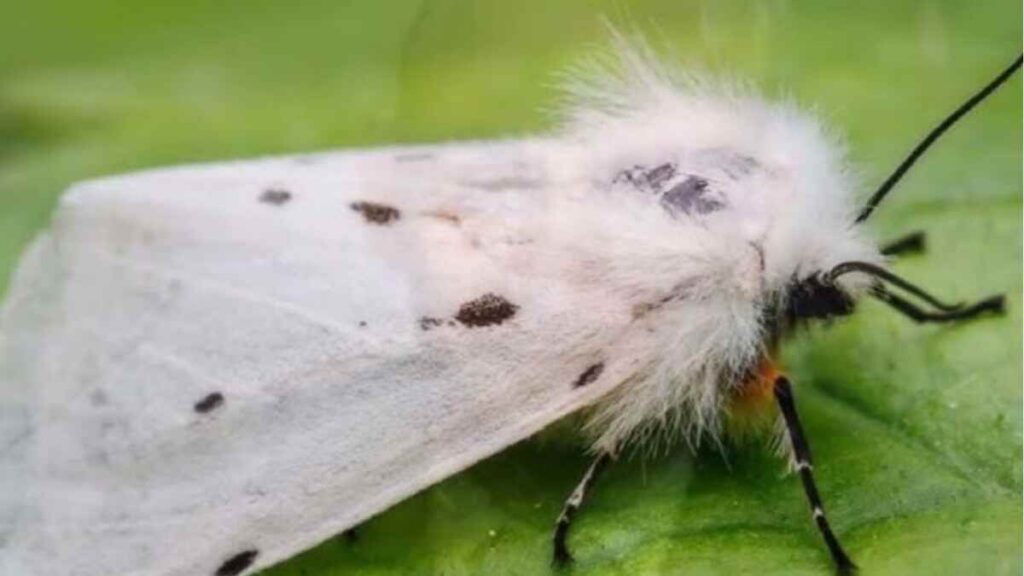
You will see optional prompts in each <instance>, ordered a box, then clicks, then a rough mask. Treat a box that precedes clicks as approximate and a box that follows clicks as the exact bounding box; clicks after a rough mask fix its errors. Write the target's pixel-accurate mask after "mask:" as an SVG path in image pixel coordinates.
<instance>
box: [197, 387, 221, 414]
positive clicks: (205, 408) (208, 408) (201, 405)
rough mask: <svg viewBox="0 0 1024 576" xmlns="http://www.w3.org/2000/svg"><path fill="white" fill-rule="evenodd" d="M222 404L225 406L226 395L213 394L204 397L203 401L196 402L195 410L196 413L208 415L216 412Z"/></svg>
mask: <svg viewBox="0 0 1024 576" xmlns="http://www.w3.org/2000/svg"><path fill="white" fill-rule="evenodd" d="M221 404H224V395H223V394H221V393H220V392H211V393H210V394H207V395H206V396H204V397H203V399H202V400H200V401H199V402H196V404H195V406H194V408H195V411H196V412H198V413H200V414H206V413H207V412H212V411H213V410H216V409H217V408H219V407H220V406H221Z"/></svg>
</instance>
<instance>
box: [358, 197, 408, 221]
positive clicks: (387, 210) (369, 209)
mask: <svg viewBox="0 0 1024 576" xmlns="http://www.w3.org/2000/svg"><path fill="white" fill-rule="evenodd" d="M349 207H350V208H352V209H353V210H355V211H356V212H359V213H360V214H362V215H363V219H364V220H366V221H367V222H369V223H371V224H380V225H381V226H384V225H387V224H390V223H392V222H394V221H395V220H398V219H399V218H401V217H402V213H401V212H399V211H398V208H394V207H392V206H388V205H386V204H376V203H374V202H363V201H360V202H353V203H352V204H350V205H349Z"/></svg>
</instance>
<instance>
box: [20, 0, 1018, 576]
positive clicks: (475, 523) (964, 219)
mask: <svg viewBox="0 0 1024 576" xmlns="http://www.w3.org/2000/svg"><path fill="white" fill-rule="evenodd" d="M4 13H5V16H4V17H3V18H2V19H0V286H6V283H7V279H8V277H9V274H10V273H11V271H12V269H13V266H14V263H15V261H16V257H17V254H18V253H19V252H20V250H21V249H22V248H23V247H24V246H25V244H26V243H27V242H28V241H29V239H30V238H31V237H32V235H33V234H34V233H36V232H37V231H38V230H40V229H42V228H43V227H44V226H45V225H46V222H47V219H48V217H49V213H50V211H51V210H52V208H53V205H54V202H55V200H56V198H57V197H58V195H59V194H60V192H61V191H62V189H64V188H65V187H66V186H67V185H68V184H69V183H71V182H73V181H76V180H80V179H83V178H89V177H93V176H97V175H102V174H109V173H115V172H123V171H128V170H133V169H138V168H143V167H149V166H158V165H165V164H172V163H183V162H194V161H205V160H216V159H226V158H236V157H246V156H255V155H262V154H277V153H285V152H297V151H306V150H320V149H324V148H333V147H348V146H370V145H380V144H387V143H394V142H432V141H440V140H450V139H465V138H492V137H500V136H515V135H522V134H528V133H530V132H536V131H539V130H543V129H544V128H545V127H548V126H550V125H551V116H550V114H548V113H546V112H545V110H546V109H549V107H550V105H551V104H552V103H553V102H554V100H555V98H556V97H557V88H556V87H557V83H558V76H557V72H558V71H560V70H563V69H564V68H565V67H566V66H567V65H570V64H572V63H573V62H575V61H577V60H578V59H579V58H580V57H581V56H585V55H587V54H588V53H591V52H592V51H593V50H595V48H597V47H600V46H602V45H603V44H605V43H606V41H607V32H606V28H605V27H604V24H603V20H602V18H607V19H608V20H610V21H611V22H613V23H616V24H617V25H619V26H622V27H625V28H634V27H635V28H636V29H637V30H639V31H642V32H643V33H644V34H646V35H647V36H648V37H649V38H650V39H651V41H652V42H653V43H654V44H655V45H656V46H660V47H663V48H666V49H667V50H668V51H669V52H670V53H671V54H672V58H673V59H675V60H678V61H679V62H680V63H682V64H685V65H694V66H699V67H700V68H702V69H705V70H710V71H713V72H721V73H726V74H729V75H732V76H735V77H740V78H749V79H752V80H754V81H755V82H757V83H758V84H759V85H760V86H762V87H763V89H764V90H765V92H766V93H768V94H769V95H776V96H777V95H782V96H786V97H792V98H794V99H795V100H796V101H798V102H800V103H802V104H805V105H807V106H809V107H813V108H815V109H816V110H817V111H818V112H819V113H821V114H822V116H823V117H824V118H826V119H827V120H828V121H829V122H830V123H831V124H832V125H833V126H834V127H835V128H836V129H837V131H839V132H840V133H842V134H844V135H846V136H847V138H848V141H849V145H850V152H851V157H852V159H853V161H854V162H855V163H856V165H857V166H858V168H859V169H860V170H861V173H862V175H863V177H864V180H865V182H867V183H873V182H878V181H880V180H881V178H882V177H884V175H885V174H886V172H887V170H889V169H890V168H891V167H892V166H893V165H894V164H895V163H896V162H897V161H898V160H899V158H900V157H901V155H902V154H903V153H905V152H906V150H907V149H908V148H909V147H910V146H911V145H912V144H913V143H914V141H915V139H916V138H918V137H920V135H921V134H922V133H923V132H924V131H925V130H926V129H927V128H929V127H930V126H931V125H932V124H933V123H934V122H936V121H937V120H938V119H939V118H940V117H941V116H943V115H944V114H945V113H947V112H948V111H949V110H951V109H952V108H953V107H954V106H955V105H957V104H958V103H959V102H960V101H961V100H963V99H964V98H965V97H966V96H967V95H969V94H970V92H971V91H973V90H974V89H976V88H977V87H978V86H980V85H981V84H983V83H984V82H985V81H987V80H988V79H989V78H990V77H991V76H992V75H993V74H994V73H995V72H996V71H997V70H998V69H1000V68H1001V67H1002V66H1005V65H1006V64H1007V63H1008V62H1009V60H1010V59H1011V57H1012V56H1013V55H1014V54H1016V53H1017V52H1018V51H1019V50H1020V46H1021V4H1020V2H1014V1H1009V0H999V1H991V2H972V1H967V0H955V1H921V2H909V1H908V2H891V1H879V0H862V1H858V2H841V3H840V2H814V1H809V0H793V1H782V0H776V1H772V0H769V1H765V2H754V1H728V2H723V1H711V0H708V1H704V2H692V1H678V0H659V1H654V0H651V1H639V2H628V3H627V2H622V1H617V2H613V1H582V0H571V1H561V2H553V1H545V0H520V1H518V2H502V1H499V0H485V1H479V2H470V1H455V0H438V1H432V2H426V1H411V0H410V1H391V2H378V1H372V0H350V1H343V2H342V1H327V0H317V1H309V2H295V3H284V2H272V1H269V0H247V1H244V2H243V1H241V0H225V1H223V2H208V1H201V0H183V1H179V2H175V3H162V2H132V3H129V2H123V1H122V2H115V1H111V0H97V1H93V2H89V3H81V2H75V1H71V0H38V1H35V2H21V3H19V4H18V5H17V6H8V7H6V8H5V10H4ZM1021 153H1022V150H1021V81H1020V78H1019V77H1018V78H1015V79H1014V80H1012V81H1011V82H1010V83H1009V85H1008V86H1007V87H1006V88H1005V89H1004V90H1003V91H1002V92H1000V93H999V94H998V95H996V96H995V97H994V98H993V99H992V100H991V101H990V102H987V103H986V104H985V105H984V106H983V107H982V108H981V109H980V110H979V111H978V112H977V113H975V114H973V115H972V116H971V117H969V118H968V120H967V121H966V122H965V123H964V124H963V125H961V126H959V127H957V128H956V129H955V130H954V131H953V132H952V133H951V134H950V136H949V137H948V139H947V140H945V141H943V142H942V143H941V144H940V145H939V146H938V147H937V148H936V149H935V150H934V152H931V153H930V154H929V155H928V157H927V158H926V159H925V160H924V161H923V162H922V163H921V164H920V165H919V166H918V167H917V168H916V169H915V171H914V172H913V173H912V174H911V175H910V177H909V178H908V179H907V180H906V181H905V182H904V184H902V185H901V187H900V188H899V189H898V191H897V192H896V193H895V195H894V197H893V198H892V200H891V201H890V202H888V203H887V204H886V205H884V206H883V208H882V209H880V211H879V212H878V213H877V217H875V218H874V221H873V222H872V226H873V227H874V228H875V229H876V230H877V231H878V234H879V236H880V237H889V236H894V235H896V234H898V233H899V232H904V231H909V230H910V229H924V230H926V231H927V232H928V233H929V234H930V240H931V244H930V252H929V254H927V255H925V256H920V257H914V258H912V259H908V260H906V261H905V262H901V263H899V264H898V265H897V269H898V270H899V271H900V272H901V273H902V274H904V275H906V276H907V277H909V278H912V279H914V280H915V281H918V282H920V283H922V284H924V285H926V286H928V287H929V288H931V289H932V290H934V291H935V292H937V293H939V294H942V295H946V296H949V297H950V298H951V299H957V298H971V297H976V296H982V295H986V294H988V293H991V292H1006V293H1007V294H1008V295H1009V298H1010V300H1009V307H1010V313H1009V314H1008V315H1007V316H1006V317H1004V318H1000V319H988V320H983V321H979V322H975V323H972V324H970V325H964V326H957V327H918V326H914V325H912V324H910V323H909V322H907V321H906V320H904V319H902V318H899V317H896V316H895V315H893V314H891V313H889V312H888V311H886V310H883V309H881V308H880V307H879V306H877V305H874V304H871V303H868V304H865V305H864V306H863V307H862V309H863V311H862V313H861V314H859V315H858V316H857V317H856V318H854V319H851V320H850V321H847V322H843V323H841V324H840V325H837V326H835V327H833V328H831V329H815V330H812V331H810V332H809V333H807V334H803V335H801V337H800V338H799V339H798V340H797V341H795V342H793V343H792V344H791V345H790V346H789V347H788V348H787V350H786V356H785V358H786V360H787V363H788V366H789V370H790V372H791V373H792V374H793V376H794V378H795V379H796V380H797V381H798V382H799V384H800V388H799V401H800V403H801V406H802V409H803V412H804V414H805V416H804V418H805V420H806V427H807V428H808V434H809V436H810V438H811V440H812V443H813V445H814V448H815V453H816V456H817V459H818V466H817V471H818V478H819V483H820V486H821V489H822V492H823V494H824V497H825V501H826V504H827V505H828V508H829V511H830V515H831V517H832V519H833V522H834V524H835V525H836V528H837V530H838V532H839V533H840V535H841V537H842V538H843V540H844V542H845V544H846V547H847V548H848V550H849V551H850V553H851V554H852V555H853V556H854V558H855V560H857V561H858V562H859V564H860V565H861V566H862V568H863V570H862V573H863V574H865V575H872V574H1019V573H1020V572H1021V536H1022V534H1021V408H1020V407H1021V389H1020V384H1021V349H1022V341H1021V312H1020V310H1021V308H1020V305H1021V298H1020V295H1021V275H1022V269H1021V257H1022V253H1021V240H1022V237H1021ZM554 438H555V439H554V440H551V439H544V438H542V439H534V440H531V441H528V442H525V443H522V444H520V445H518V446H516V447H514V448H512V449H511V450H508V451H506V452H505V453H503V454H500V455H498V456H496V457H495V458H492V459H490V460H488V461H486V462H484V463H482V464H480V465H478V466H476V467H474V468H473V469H471V470H469V471H467V472H466V473H463V474H461V475H458V476H456V477H455V478H452V479H450V480H449V481H447V482H445V483H443V484H441V485H440V486H436V487H433V488H431V489H429V490H427V491H426V492H424V493H422V494H421V495H419V496H417V497H415V498H413V499H411V500H409V501H407V502H405V503H404V504H402V505H400V506H398V507H397V508H395V509H393V510H391V511H389V512H387V513H385V514H383V515H381V516H380V517H378V518H375V519H373V520H371V521H370V522H368V523H367V524H366V525H365V526H364V527H363V528H362V529H361V531H360V538H359V540H358V541H357V542H355V543H352V542H348V541H346V540H343V539H339V540H338V541H331V542H327V543H325V544H324V545H322V546H321V547H319V548H317V549H315V550H313V551H311V552H308V553H306V554H304V555H302V556H300V557H298V558H297V559H295V560H292V561H291V562H288V563H286V564H284V565H282V566H279V567H277V568H276V569H273V570H271V571H270V573H272V574H276V575H286V574H289V575H290V574H295V575H298V574H309V575H320V574H371V575H392V574H396V575H397V574H483V573H488V574H544V573H548V572H549V570H550V569H549V567H548V566H547V559H548V554H549V550H548V545H549V530H550V528H551V526H552V522H553V520H554V518H555V516H556V514H557V512H558V509H559V507H560V505H561V502H562V500H563V498H564V497H565V496H566V494H567V493H568V491H569V490H570V489H571V487H572V486H573V484H574V483H575V481H576V479H577V477H578V475H579V474H580V473H581V471H582V469H583V467H584V466H585V465H586V460H585V459H584V457H583V455H582V453H581V451H580V449H579V447H578V446H577V445H575V444H573V443H572V442H565V441H562V440H560V439H559V438H561V437H560V436H557V435H556V436H554ZM728 457H729V462H728V465H726V464H725V463H724V462H723V459H722V457H721V456H720V455H718V454H716V453H713V452H708V453H702V454H699V455H698V456H696V457H692V456H690V455H688V454H687V453H686V452H685V451H682V450H680V451H677V452H675V453H672V454H670V455H668V456H667V457H665V458H662V459H658V460H654V461H648V462H641V461H630V462H627V463H625V464H623V465H621V466H619V467H617V468H615V469H613V470H612V471H611V472H610V473H609V475H608V477H607V479H606V481H605V482H602V483H601V484H600V485H599V487H598V492H597V494H596V496H595V498H594V500H593V501H592V504H591V507H590V508H589V509H588V510H587V511H586V513H585V514H584V515H583V516H582V518H581V521H580V522H579V523H578V525H577V527H576V532H575V533H574V538H573V543H574V545H575V550H576V552H577V555H578V557H579V560H580V561H579V563H578V564H577V565H576V567H575V568H574V570H573V571H572V573H573V574H585V575H590V574H601V575H605V574H609V575H610V574H616V575H618V574H623V575H625V574H776V573H777V574H827V573H829V572H830V565H829V560H828V557H827V554H826V552H825V551H824V548H823V546H822V545H821V544H820V542H819V539H818V535H817V533H816V532H815V530H814V528H813V526H812V524H811V522H810V520H809V518H808V514H807V512H806V508H805V504H804V502H803V496H802V493H801V491H800V488H799V485H798V482H797V481H796V479H794V478H792V477H785V476H783V475H782V467H781V466H780V465H779V463H778V462H777V461H775V460H774V459H772V458H771V457H770V456H769V455H768V453H767V452H766V451H765V450H764V449H763V447H760V446H745V447H734V448H732V449H730V451H729V454H728Z"/></svg>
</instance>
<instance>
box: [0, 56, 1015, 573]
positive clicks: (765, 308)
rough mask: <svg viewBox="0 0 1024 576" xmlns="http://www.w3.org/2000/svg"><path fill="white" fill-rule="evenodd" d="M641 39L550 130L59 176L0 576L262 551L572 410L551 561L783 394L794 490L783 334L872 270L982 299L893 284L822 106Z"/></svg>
mask: <svg viewBox="0 0 1024 576" xmlns="http://www.w3.org/2000/svg"><path fill="white" fill-rule="evenodd" d="M645 54H646V53H645V52H644V51H643V50H640V51H628V50H626V51H624V53H623V55H622V57H621V60H620V61H619V62H618V64H617V65H616V66H613V67H612V69H610V70H608V71H606V73H605V74H604V75H600V76H594V77H591V78H592V79H591V80H589V81H583V82H579V83H577V84H574V85H573V87H572V93H573V95H574V98H573V100H572V104H571V105H570V106H569V107H568V112H567V115H566V121H565V123H564V126H563V128H562V129H561V130H559V131H557V132H556V133H554V134H552V135H551V136H548V137H538V138H532V139H524V140H514V141H502V142H490V143H488V142H473V143H465V144H450V145H436V146H417V147H402V148H384V149H378V150H371V151H350V152H338V153H328V154H320V155H313V156H301V157H285V158H272V159H264V160H257V161H250V162H232V163H223V164H212V165H200V166H186V167H182V168H171V169H164V170H156V171H150V172H144V173H140V174H134V175H129V176H121V177H113V178H104V179H100V180H95V181H90V182H85V183H80V184H77V185H75V186H74V187H72V189H71V190H70V191H69V192H68V193H67V194H66V195H65V196H64V197H63V199H62V201H61V203H60V207H59V209H58V210H57V213H56V215H55V216H54V219H53V222H52V226H51V227H50V230H49V231H48V232H46V233H45V234H43V235H41V236H40V237H39V238H38V239H37V240H36V241H35V242H34V244H33V245H32V246H31V248H30V249H29V250H28V251H27V253H26V254H25V255H24V257H23V258H22V260H21V263H20V265H19V267H18V270H17V272H16V274H15V277H14V280H13V283H12V285H11V287H10V291H9V295H8V298H7V301H6V304H5V305H4V307H3V310H2V318H0V371H2V372H0V399H2V400H0V573H3V574H25V575H36V574H38V575H51V574H68V575H76V576H93V575H97V576H98V575H104V576H106V575H111V574H160V575H172V574H175V575H176V574H182V575H186V574H187V575H194V574H201V575H202V574H218V575H227V574H240V573H242V572H247V571H251V570H254V569H257V568H259V567H262V566H267V565H270V564H272V563H274V562H277V561H280V560H282V559H284V558H287V557H289V556H292V555H294V554H295V553H297V552H299V551H301V550H304V549H306V548H309V547H310V546H312V545H314V544H316V543H318V542H320V541H322V540H324V539H326V538H328V537H331V536H333V535H335V534H338V533H339V532H341V531H343V530H345V529H347V528H350V527H353V526H356V525H357V524H359V523H360V522H362V521H364V520H366V519H367V518H369V517H371V516H373V515H374V514H377V513H379V512H381V511H382V510H384V509H386V508H388V507H389V506H391V505H393V504H395V503H396V502H399V501H400V500H402V499H404V498H407V497H409V496H410V495H412V494H414V493H416V492H417V491H419V490H422V489H423V488H425V487H427V486H430V485H431V484H434V483H436V482H438V481H440V480H441V479H443V478H445V477H447V476H451V475H452V474H454V473H456V472H458V471H460V470H462V469H464V468H466V467H468V466H470V465H471V464H473V463H474V462H477V461H479V460H481V459H482V458H485V457H487V456H489V455H491V454H494V453H495V452H497V451H500V450H501V449H503V448H505V447H507V446H509V445H510V444H513V443H515V442H517V441H519V440H522V439H524V438H526V437H528V436H530V435H531V434H534V433H535V432H537V431H538V430H540V429H541V428H543V427H545V426H547V425H548V424H551V423H552V422H554V421H556V420H558V419H559V418H561V417H562V416H565V415H567V414H569V413H572V412H576V411H579V410H580V409H583V408H585V407H591V408H592V409H593V412H592V415H591V416H590V418H589V421H588V422H589V423H588V424H587V427H586V431H587V432H588V433H589V434H590V435H591V437H592V438H593V448H594V452H595V455H596V456H597V460H595V464H594V466H593V467H592V468H591V469H590V470H588V472H587V474H586V476H585V477H584V480H583V482H581V484H580V486H579V487H578V488H577V490H576V491H575V492H574V493H573V495H572V497H571V498H570V500H569V502H568V503H567V505H566V509H565V512H564V513H563V515H562V517H561V518H560V519H559V523H558V530H557V535H556V539H555V545H556V549H555V554H556V559H559V560H563V561H564V560H568V559H569V555H568V550H567V548H566V547H565V538H566V534H567V530H568V526H569V521H570V519H571V517H572V515H573V514H574V513H575V511H576V510H577V508H578V507H579V505H580V503H581V502H582V499H583V495H584V493H585V492H586V490H587V489H588V488H589V487H590V485H591V484H592V483H593V481H594V479H595V477H596V475H597V473H598V472H599V471H600V470H601V469H602V468H603V467H604V465H605V464H607V463H608V462H609V461H610V460H611V459H612V458H613V457H614V455H615V454H616V453H618V452H619V451H621V450H623V449H626V448H628V447H629V446H631V445H638V444H647V443H649V442H652V441H655V442H656V441H660V440H669V441H670V440H672V439H685V440H687V441H690V442H696V441H698V440H700V439H701V437H702V436H703V437H704V438H717V437H718V435H719V434H720V432H722V431H723V429H725V428H728V427H727V426H726V425H725V424H726V421H727V420H728V419H730V418H732V417H734V416H736V415H737V414H739V413H741V412H744V411H754V412H757V411H762V412H763V413H766V414H768V415H769V418H768V419H767V420H768V421H769V422H771V423H774V422H775V421H776V420H778V419H779V418H778V414H779V412H778V411H777V410H776V408H775V405H776V404H775V401H777V402H778V406H779V407H780V408H781V413H782V415H783V418H782V419H781V420H779V421H780V422H782V423H783V424H785V426H786V428H785V429H788V432H789V434H788V438H789V442H786V443H785V446H786V452H787V454H789V455H790V456H791V457H792V458H793V463H794V466H795V467H796V469H798V470H799V471H800V472H801V474H804V475H805V478H806V479H808V480H812V477H811V475H810V461H809V458H808V456H809V455H808V454H807V453H806V452H807V451H806V443H805V442H804V440H803V435H802V433H801V432H800V429H799V422H798V420H796V416H795V410H794V409H793V402H792V394H791V390H790V387H789V384H788V381H786V380H785V378H784V377H782V376H780V375H778V374H777V372H776V371H775V369H774V365H773V364H772V360H771V359H772V357H773V355H774V349H775V346H776V343H777V339H778V337H779V336H780V334H782V333H783V331H784V329H785V328H787V327H788V326H790V325H792V324H793V323H795V322H797V321H799V320H801V319H806V318H823V317H830V316H836V315H842V314H846V313H849V312H850V310H851V309H852V303H853V298H854V297H855V296H857V295H859V294H862V293H863V292H864V291H865V290H868V291H870V292H871V294H873V295H874V296H876V297H879V298H882V299H883V300H886V301H887V302H889V303H894V302H897V303H896V304H893V305H894V306H896V307H897V308H899V303H902V304H903V305H905V306H908V307H909V308H905V309H903V310H901V311H903V312H904V313H908V314H911V315H912V313H913V311H916V313H918V314H925V315H926V318H925V319H953V318H961V317H966V316H971V315H973V314H974V313H977V312H980V311H984V310H993V309H998V306H999V302H998V301H996V300H988V301H985V302H982V303H981V304H979V305H976V306H974V307H973V308H971V307H969V308H954V307H947V308H950V310H944V309H942V305H941V303H939V302H938V301H935V300H934V299H929V297H928V296H927V294H924V293H923V292H922V291H920V290H918V289H916V288H915V287H913V286H912V285H908V284H906V283H905V282H904V284H900V283H899V282H897V281H898V280H899V279H898V278H896V280H893V278H895V277H894V276H892V275H891V274H890V273H887V272H886V271H885V269H884V268H883V266H884V260H885V259H884V258H883V255H882V253H881V252H880V250H879V248H878V247H877V246H876V244H874V243H873V242H872V241H871V240H869V238H868V237H867V236H866V235H865V231H864V229H863V227H862V226H860V225H859V224H858V222H859V220H863V217H866V213H862V217H861V218H860V219H858V218H857V214H858V206H857V205H856V204H855V203H854V185H853V184H852V183H851V179H850V177H849V175H848V172H847V170H846V167H845V165H844V160H843V157H842V155H841V152H840V149H839V148H838V147H837V145H836V144H835V142H834V141H833V140H832V139H831V138H830V137H829V136H828V135H827V134H826V132H825V131H824V130H823V129H822V127H821V126H820V125H819V124H818V123H817V122H816V121H815V120H814V119H813V118H811V117H809V116H808V115H806V114H804V113H802V112H800V111H799V110H797V109H796V108H794V107H793V106H791V105H787V104H773V103H768V102H765V101H763V100H761V99H759V98H758V97H756V96H754V95H752V94H750V93H747V92H743V91H737V90H730V89H724V88H722V87H720V86H717V85H713V84H709V83H701V82H697V81H693V80H689V79H687V78H685V77H683V76H681V75H678V74H675V73H672V72H669V71H666V70H665V69H664V68H660V67H658V66H656V65H654V64H653V63H652V62H651V61H650V59H649V58H648V57H647V56H646V55H645ZM878 199H880V197H876V198H874V199H873V203H875V204H876V203H877V200H878ZM872 207H873V204H872V205H870V206H869V207H868V208H867V209H866V211H867V212H870V208H872ZM851 272H856V273H851ZM886 284H889V285H895V286H897V287H902V288H904V289H905V290H908V291H909V292H910V294H912V295H915V296H917V297H920V298H923V299H924V301H925V302H928V303H933V304H934V306H936V307H938V308H939V310H938V311H924V310H922V309H920V308H917V307H915V305H912V304H910V303H909V301H907V300H902V299H900V297H898V296H896V295H895V294H893V293H892V292H889V291H887V290H886V289H885V285H886ZM907 286H910V288H907ZM922 295H923V296H922ZM907 310H911V312H907ZM765 411H766V412H765ZM809 496H810V497H811V504H812V506H813V511H814V516H815V519H816V520H817V521H818V523H819V527H820V528H821V529H822V531H823V534H824V536H825V538H826V541H827V543H828V545H829V549H830V550H831V551H832V553H833V556H834V558H835V561H836V562H837V564H838V565H839V567H840V568H841V569H848V568H849V566H852V564H850V563H849V560H848V559H847V558H846V556H845V554H844V553H843V551H842V549H841V548H840V547H839V545H838V542H837V541H836V540H835V537H834V536H833V535H832V533H831V531H830V530H829V529H828V524H827V522H825V519H824V518H825V517H824V512H823V509H822V507H821V503H820V501H819V500H818V499H817V494H816V492H815V493H814V494H809Z"/></svg>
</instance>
